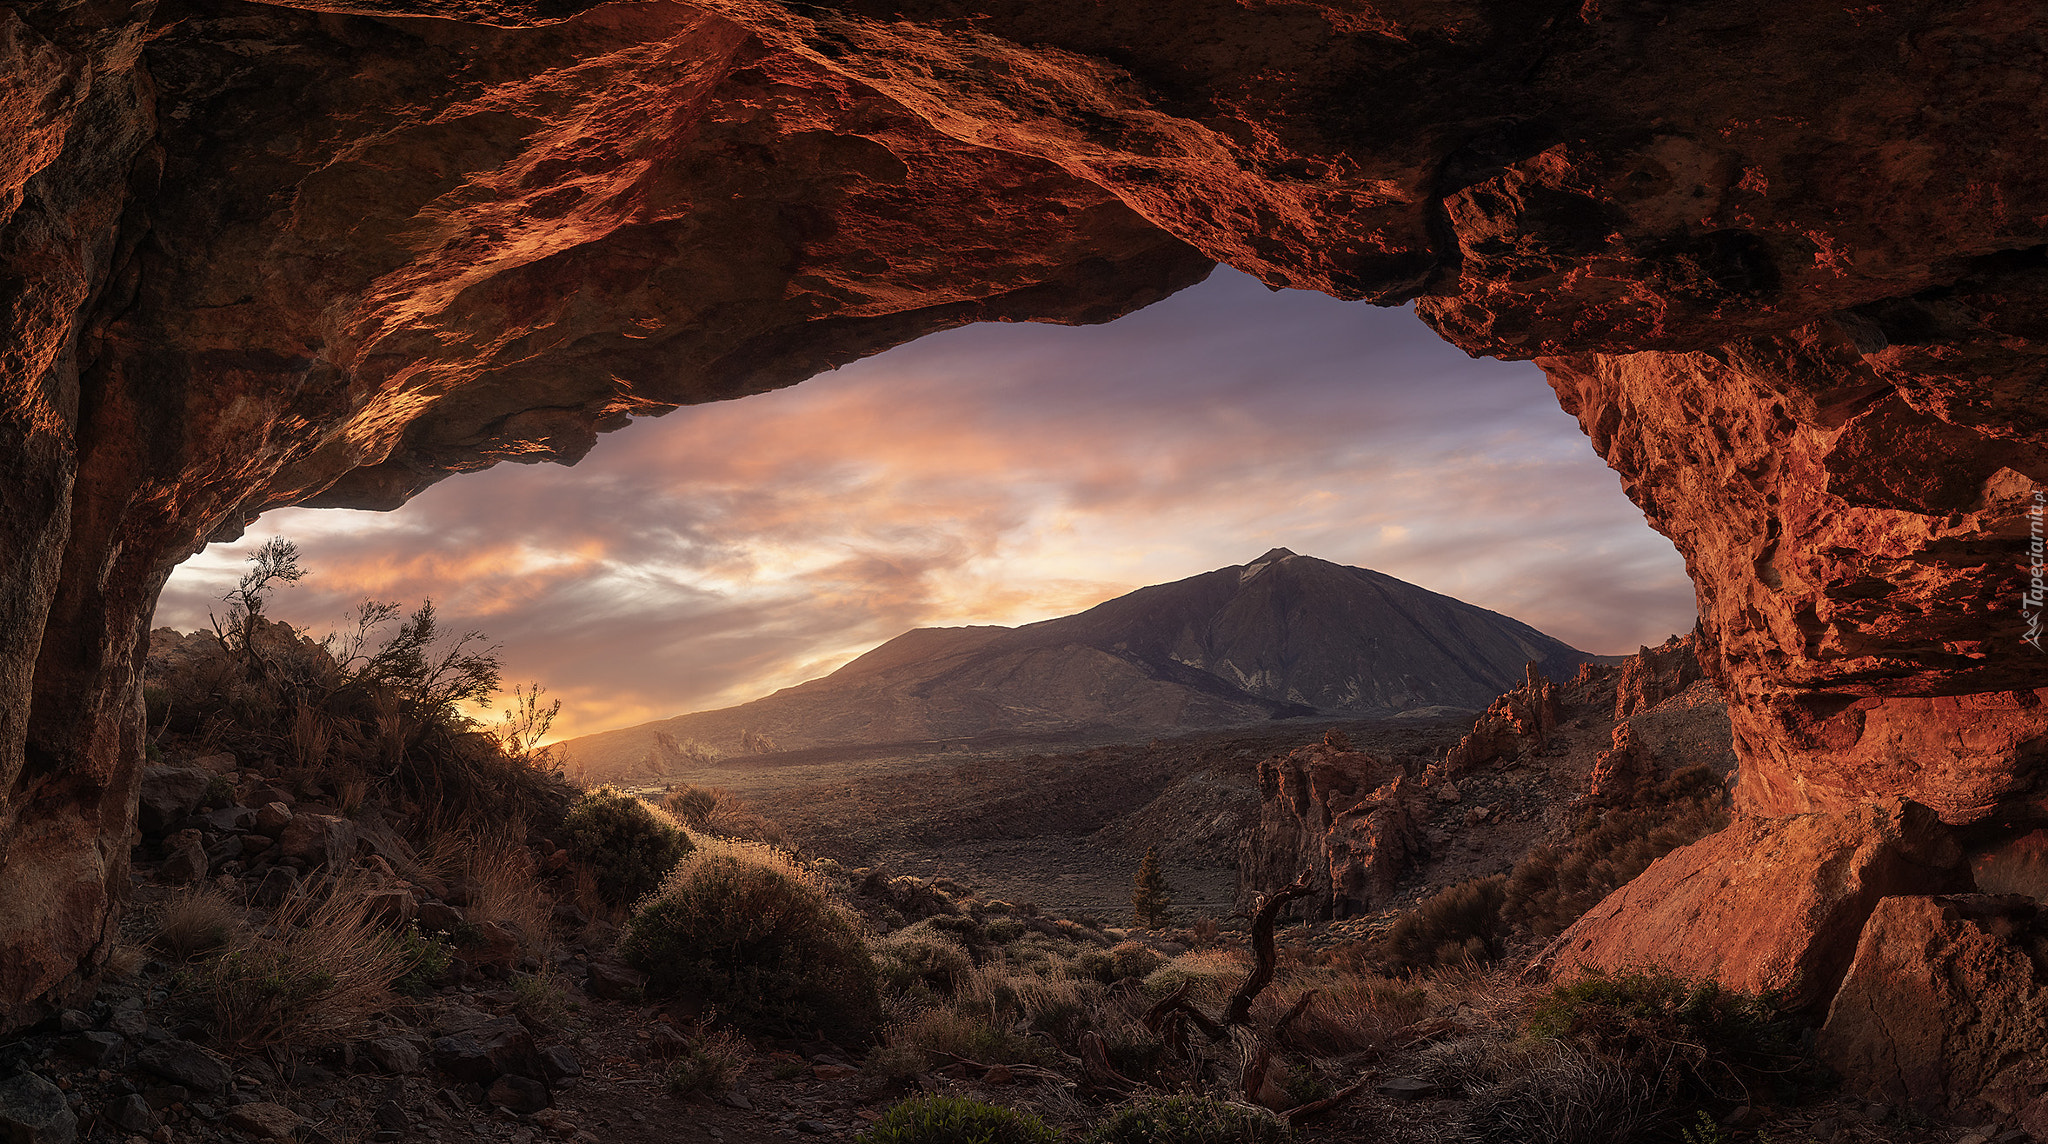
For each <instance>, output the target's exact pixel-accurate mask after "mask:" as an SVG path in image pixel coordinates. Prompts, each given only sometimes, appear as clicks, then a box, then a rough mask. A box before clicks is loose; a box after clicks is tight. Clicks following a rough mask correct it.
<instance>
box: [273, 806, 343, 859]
mask: <svg viewBox="0 0 2048 1144" xmlns="http://www.w3.org/2000/svg"><path fill="white" fill-rule="evenodd" d="M277 845H278V850H279V852H280V853H282V854H283V855H284V856H285V857H287V858H297V859H299V860H301V861H303V862H305V863H306V866H307V868H308V869H318V868H319V867H321V866H326V867H328V868H330V869H335V870H339V869H341V868H342V867H344V866H346V865H347V864H348V863H349V862H351V861H353V860H354V858H355V856H356V827H355V823H353V822H350V821H349V820H348V819H346V818H342V817H340V816H339V815H333V814H298V815H294V816H292V820H291V823H290V824H289V825H287V826H286V827H285V828H284V830H283V832H282V833H280V834H279V835H278V838H277Z"/></svg>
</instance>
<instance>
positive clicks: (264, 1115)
mask: <svg viewBox="0 0 2048 1144" xmlns="http://www.w3.org/2000/svg"><path fill="white" fill-rule="evenodd" d="M301 1119H303V1118H302V1117H300V1116H299V1114H298V1113H296V1112H293V1111H292V1110H291V1109H289V1108H286V1107H285V1106H284V1105H282V1104H272V1103H270V1102H268V1101H262V1100H255V1101H250V1102H249V1103H248V1104H238V1105H236V1106H234V1107H233V1108H230V1109H228V1127H229V1128H232V1129H234V1130H235V1131H237V1132H240V1133H242V1134H243V1135H244V1136H250V1137H253V1138H255V1139H257V1140H290V1139H291V1138H292V1136H293V1134H295V1133H296V1132H297V1131H298V1129H299V1122H300V1120H301Z"/></svg>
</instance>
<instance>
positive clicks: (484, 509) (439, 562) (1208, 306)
mask: <svg viewBox="0 0 2048 1144" xmlns="http://www.w3.org/2000/svg"><path fill="white" fill-rule="evenodd" d="M280 534H281V535H285V536H289V537H291V538H292V539H294V540H295V541H297V542H298V543H299V546H300V548H301V551H302V553H303V559H304V562H305V564H306V566H307V567H308V569H309V575H308V576H307V578H306V579H305V580H304V581H303V582H302V583H301V584H300V585H298V586H297V587H295V588H291V589H288V590H286V591H284V592H283V593H281V594H280V596H279V597H278V599H277V601H276V604H275V606H274V608H273V612H274V614H275V615H277V616H279V617H281V618H284V619H287V620H290V621H291V622H293V623H295V624H299V625H302V626H305V627H307V628H308V629H310V630H311V631H313V632H314V633H316V634H317V633H319V632H323V631H326V630H328V629H330V628H332V627H334V626H337V625H338V624H339V623H340V621H341V618H342V616H343V614H344V613H345V612H346V611H347V610H348V609H349V608H350V607H352V606H353V605H354V604H355V603H356V602H357V601H358V600H360V599H361V598H363V597H365V596H373V597H376V598H378V599H386V600H397V601H402V602H405V603H407V604H411V603H416V602H417V601H418V600H420V599H421V598H423V597H428V596H431V597H432V598H433V599H434V601H435V603H436V605H437V607H438V608H439V609H440V611H441V614H442V617H443V619H444V622H445V623H446V625H447V626H448V627H449V628H450V629H453V630H460V629H467V628H480V629H482V630H484V631H486V632H488V633H489V635H490V637H491V639H492V640H493V642H496V643H500V644H502V645H503V647H504V653H503V654H504V658H505V662H506V681H507V684H508V685H509V684H510V683H512V682H515V681H525V680H538V681H540V682H541V683H542V684H544V685H545V686H546V687H547V688H548V690H549V692H550V693H551V694H553V695H556V696H560V697H562V698H563V699H564V701H565V709H564V713H563V718H562V721H561V723H560V724H559V725H558V727H557V731H558V733H560V734H565V735H573V734H579V733H584V732H589V731H596V730H601V729H604V728H607V727H614V726H620V725H625V724H630V723H635V722H640V721H644V720H647V719H651V718H658V717H662V716H667V715H673V714H677V713H680V712H683V711H689V710H697V709H703V708H709V707H716V706H723V705H727V704H731V703H736V702H741V701H744V700H747V699H750V698H754V697H757V696H759V695H762V694H765V693H766V692H768V691H771V690H774V689H775V688H778V687H782V686H787V685H789V684H792V683H796V682H800V681H802V680H804V679H808V678H812V677H814V676H817V675H820V674H823V673H824V672H827V671H829V670H831V669H832V668H834V667H836V666H838V665H839V664H841V663H844V662H845V661H846V660H847V659H849V658H851V657H852V656H854V655H857V654H859V653H860V652H862V651H865V650H867V649H868V648H871V647H873V646H875V645H876V644H877V643H879V642H881V641H883V640H885V639H888V638H890V637H892V636H895V635H897V634H899V633H900V632H902V631H904V630H906V629H908V628H911V627H916V626H920V625H943V624H968V623H979V624H987V623H995V624H1016V623H1022V622H1028V621H1032V620H1037V619H1044V618H1047V617H1051V616H1055V615H1061V614H1066V613H1069V612H1073V611H1077V610H1079V609H1082V608H1085V607H1088V606H1090V605H1092V604H1095V603H1097V602H1100V601H1102V600H1104V599H1107V598H1109V597H1112V596H1115V595H1118V594H1121V593H1123V592H1126V591H1129V590H1130V589H1132V588H1135V587H1138V586H1141V585H1144V584H1150V583H1158V582H1163V581H1168V580H1174V579H1179V578H1181V577H1184V576H1189V575H1192V574H1195V573H1198V572H1202V571H1206V570H1208V569H1211V568H1215V567H1220V566H1223V565H1227V564H1235V563H1242V562H1244V561H1246V560H1249V559H1251V558H1253V557H1255V556H1257V555H1258V554H1259V553H1260V552H1262V551H1264V550H1266V549H1268V548H1272V547H1276V546H1285V547H1288V548H1291V549H1293V550H1294V551H1296V552H1301V553H1305V554H1309V555H1314V556H1318V557H1322V558H1324V559H1328V560H1334V561H1339V562H1342V563H1347V564H1357V565H1362V566H1367V567H1371V568H1375V569H1378V570H1380V571H1382V572H1386V573H1389V574H1391V575H1394V576H1398V577H1400V578H1402V579H1405V580H1409V581H1411V582H1413V583H1416V584H1419V585H1422V586H1423V587H1426V588H1430V589H1432V590H1435V591H1439V592H1443V593H1446V594H1449V595H1452V596H1456V597H1459V598H1461V599H1464V600H1468V601H1471V602H1473V603H1475V604H1478V605H1480V606H1482V607H1486V608H1491V609H1493V610H1495V611H1499V612H1503V613H1506V614H1509V615H1512V616H1515V617H1517V618H1519V619H1522V620H1524V621H1527V622H1528V623H1531V624H1534V625H1535V626H1537V627H1538V628H1541V629H1543V630H1544V631H1546V632H1549V633H1550V634H1552V635H1555V636H1557V637H1558V638H1560V639H1563V640H1565V641H1566V642H1568V643H1571V644H1573V645H1575V646H1577V647H1580V648H1582V649H1584V650H1587V651H1593V652H1603V653H1612V652H1623V651H1633V650H1634V649H1635V648H1636V646H1637V645H1638V644H1642V643H1655V642H1657V641H1659V640H1661V639H1662V638H1663V637H1664V636H1666V635H1668V634H1670V633H1672V632H1674V631H1683V630H1685V629H1687V628H1689V627H1690V626H1691V624H1692V622H1693V598H1692V589H1691V585H1690V583H1689V582H1688V580H1687V579H1686V576H1685V572H1684V567H1683V565H1682V562H1681V561H1680V559H1679V557H1678V556H1677V554H1676V553H1675V552H1674V551H1673V550H1672V548H1671V545H1670V544H1669V543H1668V542H1667V541H1665V540H1664V539H1663V538H1662V537H1659V536H1657V535H1656V534H1655V533H1653V532H1651V531H1650V530H1649V528H1648V527H1646V526H1645V525H1644V524H1643V522H1642V516H1641V514H1640V512H1638V510H1637V509H1636V508H1635V507H1634V506H1633V505H1631V504H1630V503H1629V502H1628V501H1627V499H1626V498H1624V497H1623V496H1622V494H1621V491H1620V488H1619V486H1618V482H1617V481H1616V478H1615V477H1614V475H1613V474H1612V473H1611V472H1609V471H1608V470H1607V468H1606V467H1605V465H1603V464H1602V463H1601V462H1600V460H1599V459H1598V458H1597V457H1595V456H1594V455H1593V453H1592V450H1591V449H1590V447H1589V446H1588V445H1587V443H1586V441H1585V439H1584V437H1583V436H1582V435H1581V434H1580V432H1579V430H1578V427H1577V426H1576V424H1574V423H1573V421H1572V419H1571V418H1570V417H1568V416H1567V415H1565V414H1564V413H1562V412H1560V411H1559V410H1558V408H1557V404H1556V400H1555V398H1554V397H1553V396H1552V394H1551V392H1550V390H1549V388H1548V387H1547V386H1546V385H1545V384H1544V381H1543V378H1542V375H1541V373H1540V371H1538V370H1537V369H1536V368H1535V367H1534V366H1533V365H1529V364H1526V363H1502V362H1498V361H1491V360H1482V361H1473V360H1471V359H1468V358H1466V357H1465V355H1464V354H1462V353H1461V352H1459V351H1457V350H1456V349H1453V348H1452V347H1450V346H1448V345H1446V344H1444V343H1443V342H1441V341H1440V340H1438V339H1437V338H1436V336H1435V335H1434V334H1433V333H1431V332H1430V331H1429V330H1428V329H1426V328H1425V327H1424V326H1423V325H1422V324H1421V323H1420V322H1418V321H1416V320H1415V318H1414V317H1413V316H1412V315H1410V314H1408V313H1406V312H1404V311H1400V310H1377V309H1373V308H1371V307H1367V306H1363V305H1352V304H1345V303H1340V302H1336V301H1333V300H1331V299H1329V298H1327V297H1324V296H1321V295H1317V294H1307V293H1301V292H1293V291H1289V292H1284V293H1277V294H1276V293H1272V292H1269V291H1268V290H1266V289H1265V288H1264V287H1262V286H1260V285H1259V284H1257V283H1256V282H1254V281H1253V280H1251V279H1249V278H1247V277H1245V276H1243V275H1240V274H1237V273H1235V272H1232V271H1228V270H1219V271H1218V272H1217V274H1216V275H1215V277H1213V278H1212V279H1211V280H1210V281H1209V282H1207V283H1205V284H1203V285H1200V286H1197V287H1195V288H1193V289H1190V290H1188V291H1185V292H1184V293H1182V294H1180V295H1178V296H1176V297H1174V298H1171V299H1168V300H1167V301H1165V302H1163V303H1160V304H1158V305H1156V306H1154V307H1152V308H1151V309H1148V310H1145V311H1141V312H1140V313H1138V314H1135V315H1133V316H1131V317H1129V318H1126V319H1123V320H1122V321H1119V322H1116V323H1112V324H1110V325H1108V326H1102V327H1089V328H1062V327H1050V326H1024V325H1018V326H977V327H971V328H968V329H964V330H957V331H953V332H951V333H947V334H941V335H937V336H934V337H930V338H926V339H924V340H922V341H919V342H915V343H913V344H911V345H908V346H904V347H901V348H899V349H897V350H894V351H891V352H889V353H886V354H882V355H879V356H877V357H874V358H871V359H868V360H866V361H863V362H860V363H858V364H856V365H853V366H849V367H847V368H845V369H841V370H839V371H837V372H835V373H832V374H828V375H825V376H823V377H819V378H816V379H814V380H812V381H809V382H806V383H804V384H803V385H800V386H797V387H795V388H793V389H788V390H783V391H780V392H777V393H773V394H767V395H763V396H759V397H751V398H746V399H743V400H740V401H735V402H725V403H720V404H716V405H709V406H702V407H695V408H690V409H684V410H680V411H678V412H676V413H674V414H671V415H670V416H668V417H666V418H663V419H660V420H656V421H650V422H646V423H642V424H637V425H634V426H632V427H630V428H628V429H626V430H624V431H622V432H620V433H617V434H613V435H611V436H609V437H607V438H605V439H603V440H601V441H600V443H599V446H598V448H597V450H596V451H595V452H594V453H593V454H592V455H591V456H590V458H589V459H587V460H586V461H584V462H583V463H582V464H581V465H578V466H576V467H575V468H572V469H566V470H565V469H561V468H557V467H553V466H538V467H525V466H511V465H506V466H500V467H499V468H497V469H494V470H491V471H489V472H486V473H481V474H475V475H469V476H461V477H456V478H453V479H450V480H448V481H446V482H443V483H442V484H440V485H437V486H435V487H433V488H431V489H429V490H427V491H426V492H425V493H423V494H421V495H420V496H419V497H417V498H416V499H415V500H414V501H413V502H412V503H411V504H409V505H407V506H406V507H405V508H404V509H402V510H400V511H398V512H395V513H367V512H351V511H340V510H289V511H282V512H276V513H273V514H271V515H270V516H268V517H266V518H264V519H263V520H262V521H261V522H259V523H258V524H257V525H256V526H255V527H254V528H252V529H251V530H250V531H249V534H248V535H247V536H246V537H244V538H243V540H242V541H240V542H238V543H236V544H232V545H215V546H213V547H212V548H210V549H208V550H207V551H206V552H205V553H203V554H201V555H200V556H198V557H195V558H194V559H192V560H191V561H188V562H187V563H186V564H185V566H184V567H182V568H181V569H180V570H179V572H178V573H177V575H176V576H175V577H173V579H172V581H171V585H170V587H169V588H168V589H167V590H166V592H165V594H164V597H163V603H162V604H161V606H160V608H159V611H158V615H157V623H158V624H168V625H171V626H175V627H182V628H192V627H195V626H198V625H200V624H202V623H203V622H204V619H205V616H206V613H207V611H208V609H209V607H211V608H215V609H218V608H219V606H220V605H219V604H218V602H217V601H218V599H219V597H220V595H221V594H222V592H224V591H225V589H226V587H227V586H229V585H230V584H231V583H232V581H233V579H234V577H235V576H236V575H237V574H238V573H239V571H240V569H241V567H242V561H243V559H244V557H245V555H246V554H247V552H248V551H249V550H250V549H251V548H253V546H254V545H256V544H258V543H260V542H261V541H262V540H264V539H265V538H267V537H269V536H272V535H280Z"/></svg>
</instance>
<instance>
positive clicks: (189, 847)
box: [156, 830, 210, 883]
mask: <svg viewBox="0 0 2048 1144" xmlns="http://www.w3.org/2000/svg"><path fill="white" fill-rule="evenodd" d="M201 837H202V836H201V835H200V833H199V832H198V831H197V830H180V831H179V832H177V833H176V834H173V835H171V837H170V838H169V840H167V841H166V842H165V843H164V851H165V857H164V861H163V865H161V866H159V867H157V870H156V879H157V881H159V882H172V883H182V882H196V881H198V880H199V879H201V878H204V877H206V871H207V870H208V868H209V865H210V864H209V863H208V861H207V858H206V846H205V844H204V843H203V842H202V841H201Z"/></svg>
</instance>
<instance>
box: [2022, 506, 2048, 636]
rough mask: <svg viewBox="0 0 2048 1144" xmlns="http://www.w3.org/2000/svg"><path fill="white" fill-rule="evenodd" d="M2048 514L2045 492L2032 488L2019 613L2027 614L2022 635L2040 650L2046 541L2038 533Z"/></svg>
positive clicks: (2046, 598) (2047, 591) (2046, 595)
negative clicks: (2025, 628)
mask: <svg viewBox="0 0 2048 1144" xmlns="http://www.w3.org/2000/svg"><path fill="white" fill-rule="evenodd" d="M2044 515H2048V492H2044V491H2043V490H2041V489H2035V490H2034V503H2033V504H2030V505H2028V506H2027V532H2028V533H2029V534H2030V536H2031V543H2030V544H2029V545H2028V548H2027V552H2028V557H2029V559H2028V562H2027V572H2028V574H2029V577H2030V578H2029V579H2028V581H2027V591H2026V594H2025V595H2023V596H2021V597H2020V614H2021V615H2023V616H2025V617H2026V620H2027V634H2026V635H2025V636H2023V637H2021V638H2023V639H2025V640H2026V642H2028V643H2030V644H2032V645H2033V646H2034V650H2035V651H2040V650H2041V609H2042V607H2043V605H2048V544H2044V543H2043V538H2042V535H2041V525H2042V518H2043V516H2044Z"/></svg>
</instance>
